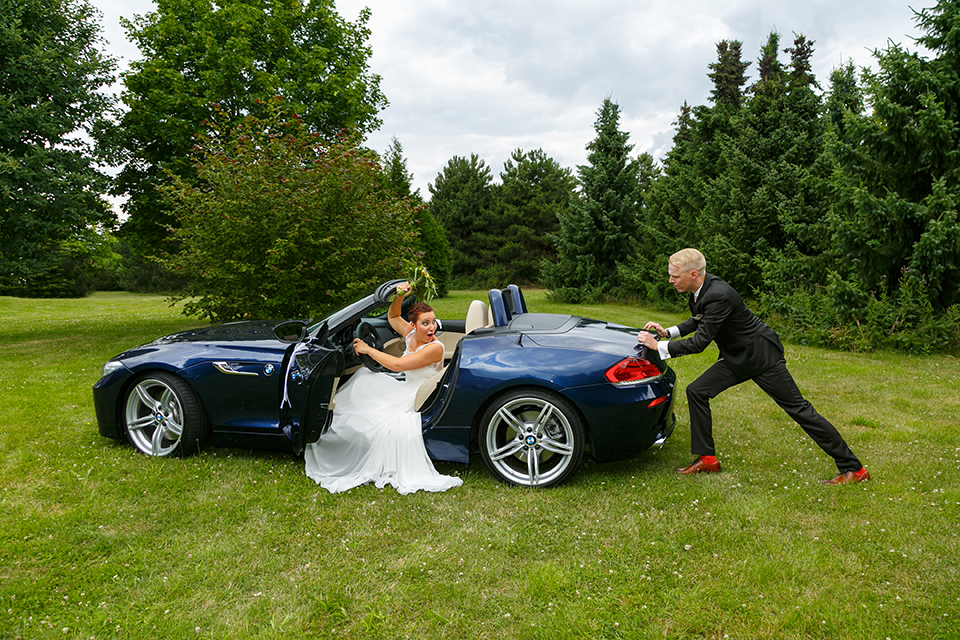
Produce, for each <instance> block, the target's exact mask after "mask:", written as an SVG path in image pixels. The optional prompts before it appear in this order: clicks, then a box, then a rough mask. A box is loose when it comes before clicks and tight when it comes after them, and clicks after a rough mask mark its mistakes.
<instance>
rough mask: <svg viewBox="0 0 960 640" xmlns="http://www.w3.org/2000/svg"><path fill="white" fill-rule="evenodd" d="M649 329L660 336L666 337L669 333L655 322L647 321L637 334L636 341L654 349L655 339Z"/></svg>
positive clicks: (655, 345) (655, 346)
mask: <svg viewBox="0 0 960 640" xmlns="http://www.w3.org/2000/svg"><path fill="white" fill-rule="evenodd" d="M651 331H656V332H657V335H658V336H660V337H661V338H666V337H667V336H668V335H670V334H668V333H667V330H666V329H664V328H663V327H661V326H660V325H659V324H657V323H656V322H648V323H647V324H646V326H644V327H643V331H641V332H640V333H638V334H637V342H639V343H640V344H642V345H643V346H645V347H646V348H648V349H654V350H656V348H657V339H656V338H654V337H653V334H651V333H650V332H651Z"/></svg>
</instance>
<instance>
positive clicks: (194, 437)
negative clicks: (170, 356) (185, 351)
mask: <svg viewBox="0 0 960 640" xmlns="http://www.w3.org/2000/svg"><path fill="white" fill-rule="evenodd" d="M123 426H124V428H125V429H126V432H127V438H128V439H129V440H130V442H131V444H133V446H134V447H136V448H137V450H138V451H140V452H141V453H144V454H146V455H148V456H159V457H165V456H172V455H181V456H188V455H190V454H192V453H195V452H197V451H198V450H199V449H200V447H202V446H203V444H204V442H205V441H206V440H207V438H208V437H209V435H210V428H209V426H208V425H207V417H206V414H205V413H204V411H203V407H202V406H201V405H200V400H199V399H198V398H197V394H196V393H195V392H194V390H193V389H192V388H191V387H190V386H189V385H188V384H187V383H186V382H184V381H183V380H181V379H180V378H178V377H177V376H174V375H172V374H169V373H164V372H162V371H160V372H154V373H148V374H146V375H144V376H142V377H140V378H138V379H137V380H136V381H135V383H134V385H133V386H132V387H130V390H129V391H127V398H126V402H125V403H124V410H123Z"/></svg>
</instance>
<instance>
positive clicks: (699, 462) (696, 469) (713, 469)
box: [675, 458, 720, 476]
mask: <svg viewBox="0 0 960 640" xmlns="http://www.w3.org/2000/svg"><path fill="white" fill-rule="evenodd" d="M718 471H720V462H719V461H717V462H709V463H708V462H704V461H703V458H697V459H696V460H694V461H693V464H691V465H690V466H689V467H684V468H682V469H676V471H675V472H676V473H679V474H681V475H684V476H689V475H693V474H694V473H717V472H718Z"/></svg>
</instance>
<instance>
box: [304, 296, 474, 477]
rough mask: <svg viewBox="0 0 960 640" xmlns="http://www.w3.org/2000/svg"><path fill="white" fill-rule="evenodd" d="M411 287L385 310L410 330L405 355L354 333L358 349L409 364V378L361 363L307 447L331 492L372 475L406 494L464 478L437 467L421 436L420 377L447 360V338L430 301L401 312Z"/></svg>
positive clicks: (400, 329) (399, 367)
mask: <svg viewBox="0 0 960 640" xmlns="http://www.w3.org/2000/svg"><path fill="white" fill-rule="evenodd" d="M410 290H411V286H410V283H409V282H405V283H403V284H401V285H399V286H398V287H397V296H396V297H395V298H394V299H393V302H392V303H391V304H390V310H389V311H387V319H388V320H389V321H390V326H391V327H393V329H394V331H396V332H397V333H399V334H400V335H402V336H405V341H406V345H407V346H406V349H405V350H404V352H403V355H402V356H401V357H399V358H398V357H396V356H392V355H390V354H388V353H384V352H382V351H377V350H376V349H374V348H373V347H371V346H370V345H368V344H367V343H365V342H364V341H362V340H360V339H359V338H358V339H355V340H354V341H353V348H354V351H356V352H357V354H358V355H359V354H368V355H369V356H370V357H371V358H373V359H374V360H376V361H377V362H379V363H380V364H381V365H383V366H384V367H386V368H387V369H390V370H391V371H404V372H406V378H407V379H406V381H400V380H397V379H395V378H393V377H391V376H388V375H386V374H382V373H373V372H372V371H370V370H368V369H360V370H359V371H357V373H355V374H354V375H353V377H352V378H350V380H348V381H347V382H346V384H344V385H343V387H341V388H340V389H338V390H337V393H336V405H335V409H334V415H333V422H332V423H331V424H330V428H329V429H328V430H327V432H326V433H325V434H324V435H323V436H322V437H321V438H320V440H318V441H317V442H316V443H314V444H308V445H307V448H306V451H305V452H304V458H305V459H306V472H307V476H309V477H310V478H312V479H313V480H315V481H316V482H317V484H319V485H320V486H321V487H323V488H324V489H326V490H328V491H329V492H330V493H339V492H341V491H347V490H348V489H352V488H353V487H358V486H360V485H362V484H366V483H368V482H373V483H374V484H375V485H376V486H377V488H383V486H384V485H387V484H392V485H393V486H394V487H395V488H396V489H397V491H398V492H399V493H402V494H406V493H413V492H415V491H419V490H421V489H422V490H423V491H446V490H447V489H450V488H451V487H457V486H460V485H461V484H463V481H462V480H461V479H460V478H454V477H452V476H444V475H440V474H439V473H437V470H436V469H434V468H433V463H432V462H431V461H430V458H429V457H428V456H427V449H426V447H425V446H424V444H423V433H422V431H421V426H420V414H419V413H418V412H416V411H414V398H415V396H416V394H417V389H418V388H419V387H420V385H421V384H422V383H423V382H425V381H426V380H427V379H428V378H430V377H431V376H432V375H433V374H435V373H436V372H438V371H440V370H441V368H442V367H443V345H442V344H441V343H440V341H439V340H437V338H436V336H434V333H435V332H436V330H437V320H436V316H435V315H434V313H433V309H431V308H430V307H428V306H427V305H426V304H423V303H422V302H418V303H417V304H415V305H413V307H411V308H410V311H409V313H408V318H409V319H410V322H407V321H406V320H404V319H403V318H401V317H400V307H401V305H402V303H403V299H404V298H405V297H406V296H407V294H409V293H410Z"/></svg>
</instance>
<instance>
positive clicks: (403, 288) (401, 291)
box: [397, 282, 413, 296]
mask: <svg viewBox="0 0 960 640" xmlns="http://www.w3.org/2000/svg"><path fill="white" fill-rule="evenodd" d="M411 289H413V285H412V284H410V283H409V282H401V283H400V284H398V285H397V295H398V296H405V295H407V294H408V293H410V290H411Z"/></svg>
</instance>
